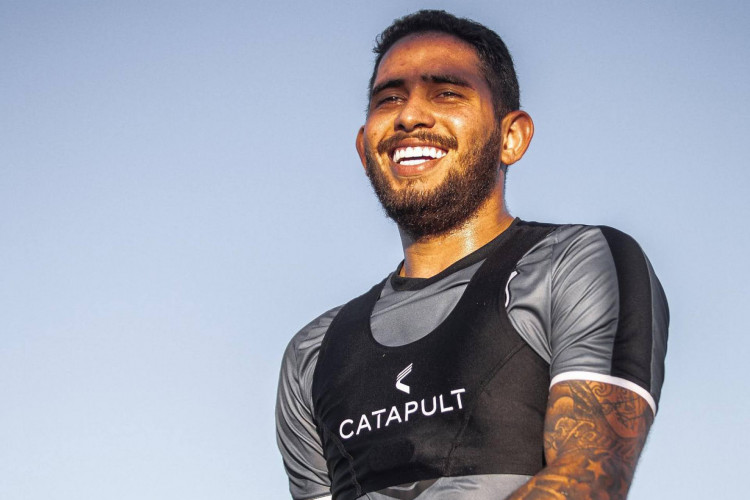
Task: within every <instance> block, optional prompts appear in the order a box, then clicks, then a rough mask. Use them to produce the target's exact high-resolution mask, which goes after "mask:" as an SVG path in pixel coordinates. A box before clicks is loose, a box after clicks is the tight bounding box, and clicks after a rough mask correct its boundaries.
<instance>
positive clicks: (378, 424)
mask: <svg viewBox="0 0 750 500" xmlns="http://www.w3.org/2000/svg"><path fill="white" fill-rule="evenodd" d="M413 367H414V363H409V365H408V366H407V367H406V368H404V369H403V370H401V372H399V373H398V375H396V389H398V390H399V391H401V392H404V393H406V394H411V387H410V386H408V385H406V384H404V383H403V380H404V379H405V378H406V377H407V375H409V374H410V373H411V372H412V369H413ZM465 392H466V389H464V388H461V389H453V390H450V391H448V392H446V393H443V394H435V395H434V396H432V397H426V398H423V399H421V400H418V401H416V400H414V401H406V402H405V403H403V404H395V405H392V406H391V407H390V409H389V408H380V409H378V410H374V411H371V412H365V413H362V415H360V416H359V417H358V418H357V419H354V418H347V419H344V420H343V421H342V422H341V424H340V425H339V436H341V438H342V439H350V438H352V437H354V436H359V435H360V434H362V433H368V432H373V431H378V430H381V429H386V428H388V426H390V425H397V424H403V423H406V422H409V418H411V419H412V420H414V419H416V418H429V417H434V416H435V415H439V414H442V413H449V412H452V411H454V410H455V411H461V410H463V400H462V398H461V395H462V394H464V393H465ZM355 420H356V422H355Z"/></svg>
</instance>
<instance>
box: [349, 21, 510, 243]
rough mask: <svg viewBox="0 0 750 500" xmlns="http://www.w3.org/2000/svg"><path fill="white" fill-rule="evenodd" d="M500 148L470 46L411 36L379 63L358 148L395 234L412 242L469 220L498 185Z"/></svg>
mask: <svg viewBox="0 0 750 500" xmlns="http://www.w3.org/2000/svg"><path fill="white" fill-rule="evenodd" d="M501 142H502V138H501V133H500V127H499V125H498V124H497V121H496V118H495V112H494V107H493V104H492V94H491V92H490V89H489V86H488V85H487V82H486V80H485V78H484V76H483V75H482V73H481V70H480V62H479V58H478V57H477V55H476V52H475V51H474V48H473V47H472V46H471V45H469V44H467V43H465V42H463V41H461V40H459V39H457V38H455V37H452V36H450V35H446V34H440V33H426V34H418V35H411V36H408V37H405V38H403V39H401V40H399V41H398V42H397V43H396V44H395V45H393V47H391V49H390V50H389V51H388V52H387V53H386V55H385V57H383V59H382V61H381V62H380V65H379V67H378V71H377V74H376V77H375V81H374V84H373V92H372V98H371V100H370V105H369V112H368V116H367V121H366V123H365V125H364V127H363V128H362V129H361V130H360V133H359V136H358V138H357V149H358V151H359V153H360V157H361V158H362V161H363V164H364V165H365V169H366V172H367V175H368V177H369V178H370V181H371V182H372V185H373V188H374V189H375V192H376V194H377V195H378V198H379V199H380V201H381V203H382V204H383V207H384V208H385V210H386V213H387V214H388V215H389V216H390V217H391V218H392V219H394V220H395V221H396V223H397V224H398V225H399V227H401V228H402V229H404V230H406V231H407V232H408V233H409V234H411V235H412V236H414V237H416V238H419V237H422V236H428V235H436V234H443V233H446V232H449V231H450V230H451V229H455V228H457V227H459V226H460V225H461V224H462V223H464V222H465V221H466V220H468V219H469V218H470V217H471V216H472V215H473V214H474V213H475V212H476V210H477V209H478V208H479V207H480V205H481V204H482V202H483V201H485V200H486V199H487V198H488V197H489V196H490V194H491V192H492V190H493V189H494V187H495V185H496V183H497V181H498V170H499V169H498V166H499V163H500V151H501V147H502V144H501Z"/></svg>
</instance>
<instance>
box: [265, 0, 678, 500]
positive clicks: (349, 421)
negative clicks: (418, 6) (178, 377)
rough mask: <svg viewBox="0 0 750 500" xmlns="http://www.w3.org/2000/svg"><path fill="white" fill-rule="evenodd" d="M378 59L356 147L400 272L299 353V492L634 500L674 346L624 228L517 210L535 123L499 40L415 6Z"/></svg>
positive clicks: (288, 381) (341, 310)
mask: <svg viewBox="0 0 750 500" xmlns="http://www.w3.org/2000/svg"><path fill="white" fill-rule="evenodd" d="M375 52H376V54H377V60H376V63H375V68H374V70H373V75H372V78H371V81H370V103H369V108H368V112H367V118H366V121H365V124H364V126H363V127H362V128H361V129H360V130H359V134H358V136H357V142H356V146H357V151H358V152H359V156H360V158H361V161H362V164H363V166H364V168H365V171H366V173H367V176H368V177H369V179H370V181H371V183H372V185H373V188H374V190H375V192H376V194H377V196H378V198H379V199H380V201H381V203H382V205H383V207H384V209H385V211H386V213H387V214H388V216H390V217H391V218H393V219H394V220H395V221H396V223H397V224H398V227H399V231H400V236H401V241H402V244H403V249H404V260H403V262H402V263H401V264H400V265H399V266H398V268H397V269H396V270H395V271H394V273H392V274H391V275H390V276H388V277H387V278H386V279H385V280H384V281H383V282H382V283H380V284H378V285H376V286H375V287H374V288H373V289H372V290H370V291H369V292H367V293H366V294H364V295H362V296H361V297H358V298H356V299H354V300H352V301H351V302H349V303H348V304H346V305H344V306H342V307H337V308H335V309H333V310H331V311H328V312H327V313H325V314H323V315H322V316H320V317H319V318H317V319H316V320H314V321H313V322H312V323H310V324H309V325H307V326H306V327H305V328H303V329H302V330H301V331H300V332H299V333H298V334H297V335H296V336H295V337H294V338H293V339H292V341H291V343H290V344H289V347H288V348H287V351H286V353H285V356H284V362H283V366H282V369H281V379H280V383H279V393H278V403H277V436H278V442H279V447H280V450H281V453H282V456H283V458H284V464H285V467H286V470H287V474H288V476H289V482H290V489H291V493H292V496H293V497H294V498H295V499H313V498H327V497H329V496H330V495H332V497H333V498H334V499H336V500H339V499H341V500H350V499H356V498H369V499H416V498H419V499H422V498H429V499H456V498H471V499H498V498H512V499H518V498H568V499H570V498H610V499H615V498H625V496H626V495H627V491H628V488H629V485H630V482H631V480H632V477H633V472H634V469H635V465H636V462H637V459H638V456H639V454H640V452H641V450H642V448H643V445H644V442H645V440H646V434H647V432H648V430H649V427H650V425H651V423H652V421H653V417H654V414H655V412H656V405H657V402H658V399H659V394H660V389H661V384H662V380H663V371H664V364H663V361H664V355H665V351H666V329H667V323H668V312H667V306H666V301H665V298H664V295H663V292H662V290H661V287H660V285H659V282H658V281H657V279H656V277H655V275H654V274H653V271H652V269H651V267H650V264H649V263H648V260H647V259H646V257H645V256H644V254H643V252H642V251H641V250H640V248H639V247H638V245H637V244H636V243H635V242H634V241H633V240H632V239H631V238H630V237H628V236H626V235H624V234H623V233H620V232H618V231H616V230H614V229H611V228H606V227H592V226H581V225H552V224H539V223H529V222H524V221H521V220H519V219H515V218H513V217H512V216H511V215H510V214H509V213H508V211H507V209H506V207H505V203H504V187H505V175H506V173H507V168H508V166H509V165H511V164H513V163H515V162H516V161H518V160H519V159H520V158H521V157H522V156H523V154H524V153H525V151H526V149H527V147H528V146H529V142H530V141H531V137H532V135H533V130H534V126H533V123H532V121H531V118H530V117H529V115H528V114H526V113H525V112H524V111H521V110H520V109H519V108H520V104H519V97H518V95H519V93H518V84H517V81H516V76H515V72H514V69H513V63H512V61H511V58H510V55H509V54H508V52H507V49H506V48H505V45H504V44H503V42H502V40H501V39H500V38H499V37H498V36H497V35H496V34H495V33H494V32H492V31H491V30H489V29H487V28H486V27H484V26H482V25H479V24H477V23H474V22H473V21H469V20H466V19H458V18H456V17H454V16H451V15H450V14H447V13H445V12H442V11H420V12H418V13H416V14H413V15H411V16H407V17H405V18H402V19H399V20H397V21H395V22H394V24H393V25H391V26H390V27H389V28H387V29H386V30H385V31H384V32H383V33H382V34H381V36H380V37H379V38H378V44H377V46H376V48H375Z"/></svg>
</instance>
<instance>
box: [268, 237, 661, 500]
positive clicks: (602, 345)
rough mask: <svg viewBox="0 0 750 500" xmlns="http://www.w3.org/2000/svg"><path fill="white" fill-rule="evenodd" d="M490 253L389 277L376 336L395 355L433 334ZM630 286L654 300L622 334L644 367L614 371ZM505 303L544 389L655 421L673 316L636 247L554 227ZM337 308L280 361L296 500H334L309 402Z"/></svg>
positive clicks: (453, 493)
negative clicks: (646, 414) (545, 379)
mask: <svg viewBox="0 0 750 500" xmlns="http://www.w3.org/2000/svg"><path fill="white" fill-rule="evenodd" d="M491 245H492V243H490V244H488V245H487V246H486V247H483V248H482V249H479V250H477V251H476V252H474V253H472V254H470V255H468V256H466V257H464V258H463V259H461V260H460V261H458V262H456V263H455V264H453V265H452V266H450V267H449V268H448V269H446V270H445V271H443V272H441V273H439V274H438V275H436V276H434V277H432V278H403V277H399V276H398V275H397V272H396V273H393V274H392V275H391V276H390V277H389V279H388V280H387V282H386V284H385V286H384V287H383V290H382V292H381V296H380V298H379V299H378V302H377V303H376V305H375V308H374V310H373V313H372V316H371V318H370V323H371V327H372V333H373V336H374V337H375V339H376V340H377V341H378V342H379V343H381V344H383V345H387V346H401V345H405V344H409V343H411V342H414V341H416V340H418V339H420V338H422V337H424V336H425V335H428V334H429V333H430V332H431V331H433V330H434V329H435V327H436V326H438V325H439V324H440V323H441V322H442V321H443V320H444V319H445V318H446V317H447V316H448V314H449V313H450V312H451V310H452V309H453V307H454V306H455V305H456V303H457V302H458V300H459V299H460V297H461V295H462V294H463V292H464V290H465V289H466V286H467V284H468V283H469V281H470V280H471V278H472V276H473V275H474V273H475V272H476V270H477V269H478V268H479V266H481V265H482V263H483V262H484V258H486V256H487V247H490V246H491ZM633 262H636V263H640V264H642V265H640V266H639V265H635V266H634V265H633V264H632V263H633ZM638 269H644V270H645V272H639V271H637V270H638ZM633 280H638V281H639V282H640V285H641V287H644V286H645V287H647V289H648V290H650V292H651V293H650V304H646V305H645V307H650V311H647V313H649V314H648V317H650V318H651V328H650V331H641V330H644V329H645V330H649V329H648V328H640V329H639V330H638V331H633V332H626V333H627V337H628V338H629V343H630V346H632V345H633V343H634V342H635V343H636V344H640V345H641V346H642V347H640V348H639V349H637V352H638V353H640V354H639V355H640V356H643V355H644V354H643V353H645V355H646V356H648V357H650V359H646V360H643V359H640V360H638V363H634V364H633V365H635V366H636V368H628V369H627V370H629V372H628V373H622V370H620V371H618V372H617V373H613V367H612V360H613V358H614V357H615V356H616V355H617V356H619V357H620V359H621V358H622V356H623V349H624V348H622V347H619V345H620V343H619V342H618V341H617V340H616V339H621V338H622V337H623V333H624V332H623V329H624V328H627V325H626V324H625V323H626V322H625V321H623V320H622V318H621V316H622V313H623V312H627V313H628V314H630V311H633V310H635V309H636V308H641V309H642V308H643V307H644V305H643V304H642V302H643V297H632V296H623V294H621V293H620V290H621V289H623V288H622V284H623V283H624V282H632V281H633ZM504 299H505V308H506V311H507V313H508V316H509V318H510V320H511V323H512V324H513V326H514V327H515V329H516V330H517V332H518V334H519V335H520V336H521V337H522V338H523V339H524V340H525V341H526V342H527V343H528V344H529V346H530V347H531V348H532V349H534V351H536V353H537V354H539V355H540V356H541V357H542V358H543V359H544V360H545V361H547V362H548V363H549V365H550V377H551V379H552V385H554V384H555V383H557V382H560V381H563V380H596V381H600V382H608V383H611V384H615V385H619V386H621V387H625V388H627V389H630V390H632V391H634V392H636V393H638V394H639V395H641V396H642V397H644V398H645V399H646V400H647V401H648V402H649V404H650V405H651V408H652V410H653V411H654V413H655V412H656V407H657V403H658V400H659V395H660V391H661V386H662V382H663V380H664V357H665V355H666V343H667V326H668V321H669V318H668V316H669V313H668V309H667V302H666V298H665V296H664V293H663V291H662V288H661V285H660V284H659V281H658V280H657V278H656V276H655V274H654V272H653V269H652V268H651V265H650V264H649V262H648V259H646V257H645V255H644V254H643V252H642V251H641V250H640V248H639V247H638V246H637V244H635V242H633V240H632V239H629V238H628V237H626V236H624V235H622V233H618V232H616V231H614V230H612V229H610V228H600V227H595V226H582V225H565V226H559V227H558V228H556V229H555V230H554V231H553V232H551V233H550V234H549V235H548V236H547V237H545V238H544V239H542V240H541V241H540V242H539V243H537V244H536V245H535V246H534V247H533V248H532V249H531V250H529V251H528V252H527V253H526V254H525V255H524V256H523V257H522V258H521V259H520V260H519V261H518V262H517V264H516V267H515V271H514V272H513V273H511V276H510V278H509V279H508V283H507V284H506V286H505V297H504ZM340 309H341V307H337V308H334V309H332V310H330V311H328V312H326V313H324V314H322V315H321V316H319V317H318V318H316V319H315V320H314V321H312V322H311V323H310V324H308V325H307V326H305V327H304V328H303V329H302V330H300V332H298V333H297V334H296V335H295V336H294V338H293V339H292V340H291V342H290V343H289V346H288V347H287V350H286V352H285V354H284V359H283V362H282V367H281V376H280V381H279V390H278V399H277V407H276V424H277V441H278V444H279V449H280V451H281V454H282V457H283V459H284V466H285V468H286V471H287V475H288V477H289V485H290V491H291V494H292V497H293V498H294V499H296V500H302V499H314V498H325V497H327V496H329V495H330V479H329V477H328V470H327V467H326V461H325V457H324V456H323V448H322V445H321V442H320V438H319V436H318V433H317V431H316V428H315V424H314V422H313V408H312V396H311V393H312V379H313V373H314V371H315V364H316V362H317V358H318V351H319V348H320V344H321V342H322V340H323V337H324V336H325V333H326V331H327V329H328V326H329V325H330V324H331V321H332V320H333V318H335V317H336V314H337V313H338V312H339V310H340ZM618 349H619V351H618ZM629 349H631V350H632V347H630V348H629ZM619 365H622V363H619ZM619 365H618V366H619ZM626 366H630V365H627V364H626ZM630 372H632V373H630ZM636 372H637V373H636ZM528 479H529V476H519V475H510V474H485V475H476V476H461V477H443V478H437V479H433V480H429V481H420V482H417V483H413V484H407V485H399V486H394V487H390V488H386V489H384V490H381V491H379V492H376V493H368V494H365V495H363V496H362V497H361V498H369V499H372V500H388V499H426V498H429V499H431V500H432V499H446V500H447V499H455V498H458V497H460V498H462V499H473V500H485V499H487V500H489V499H499V498H505V497H507V496H508V495H510V494H511V493H512V492H513V491H515V490H516V489H517V488H518V487H519V486H521V485H522V484H523V483H525V482H526V481H527V480H528Z"/></svg>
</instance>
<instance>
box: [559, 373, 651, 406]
mask: <svg viewBox="0 0 750 500" xmlns="http://www.w3.org/2000/svg"><path fill="white" fill-rule="evenodd" d="M566 380H591V381H593V382H604V383H605V384H612V385H616V386H618V387H622V388H623V389H628V390H630V391H633V392H634V393H636V394H638V395H639V396H640V397H642V398H643V399H645V400H646V401H647V402H648V405H649V406H650V407H651V411H652V412H654V415H656V401H654V397H653V396H652V395H651V393H650V392H648V391H647V390H646V389H644V388H643V387H641V386H640V385H638V384H636V383H633V382H631V381H630V380H625V379H624V378H620V377H613V376H612V375H603V374H601V373H594V372H584V371H579V372H565V373H560V374H558V375H555V376H554V377H553V378H552V380H551V381H550V383H549V386H550V387H552V386H553V385H555V384H557V383H559V382H565V381H566Z"/></svg>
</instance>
